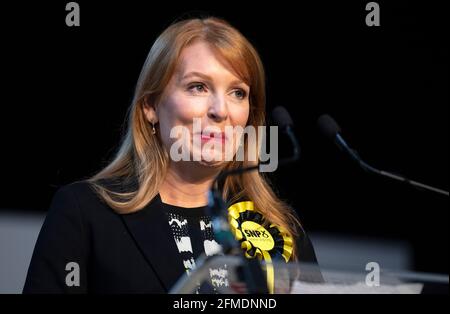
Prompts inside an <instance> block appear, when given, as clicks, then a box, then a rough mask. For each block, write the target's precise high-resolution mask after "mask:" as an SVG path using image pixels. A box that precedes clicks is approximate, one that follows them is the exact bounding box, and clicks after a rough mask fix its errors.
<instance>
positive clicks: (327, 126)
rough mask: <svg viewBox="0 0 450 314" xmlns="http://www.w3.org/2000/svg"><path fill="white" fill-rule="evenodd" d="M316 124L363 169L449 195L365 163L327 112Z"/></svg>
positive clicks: (446, 192) (443, 191)
mask: <svg viewBox="0 0 450 314" xmlns="http://www.w3.org/2000/svg"><path fill="white" fill-rule="evenodd" d="M317 125H318V127H319V129H320V131H321V132H322V134H323V135H325V137H327V138H328V139H330V140H331V141H333V142H334V143H335V144H336V145H337V146H338V147H339V149H340V150H341V151H343V152H345V153H346V154H348V155H349V156H350V158H351V159H352V160H354V161H355V162H356V163H357V164H358V165H359V166H360V167H361V168H362V169H364V170H365V171H367V172H370V173H375V174H377V175H381V176H384V177H387V178H390V179H394V180H397V181H400V182H403V183H406V184H408V185H411V186H414V187H416V188H420V189H424V190H427V191H431V192H435V193H438V194H441V195H446V196H449V193H448V191H445V190H442V189H438V188H436V187H433V186H430V185H427V184H424V183H421V182H417V181H413V180H410V179H408V178H407V177H404V176H402V175H398V174H394V173H391V172H388V171H384V170H380V169H377V168H375V167H372V166H371V165H369V164H368V163H366V162H365V161H364V160H362V159H361V157H360V156H359V155H358V153H357V152H356V151H355V150H354V149H352V148H351V147H350V146H349V145H348V144H347V142H346V141H345V140H344V138H343V137H342V135H341V128H340V127H339V125H338V124H337V122H336V121H335V120H334V119H333V118H332V117H331V116H329V115H328V114H324V115H321V116H320V117H319V118H318V119H317Z"/></svg>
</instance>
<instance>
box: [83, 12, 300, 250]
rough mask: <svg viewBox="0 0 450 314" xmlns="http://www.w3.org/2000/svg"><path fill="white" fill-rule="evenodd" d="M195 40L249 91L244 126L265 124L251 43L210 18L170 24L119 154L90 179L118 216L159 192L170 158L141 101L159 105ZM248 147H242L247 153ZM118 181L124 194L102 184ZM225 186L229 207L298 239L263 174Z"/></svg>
mask: <svg viewBox="0 0 450 314" xmlns="http://www.w3.org/2000/svg"><path fill="white" fill-rule="evenodd" d="M199 40H200V41H204V42H206V43H208V44H209V45H210V47H211V48H212V49H213V50H214V51H215V53H217V54H218V55H219V56H221V57H222V58H223V59H224V60H226V61H228V65H229V66H230V67H231V70H233V71H234V72H235V74H236V75H237V76H238V77H240V78H241V79H242V80H243V81H244V82H245V83H246V84H247V85H248V86H249V87H250V95H249V103H250V112H249V119H248V125H253V126H255V127H257V126H259V125H264V124H265V101H266V99H265V74H264V67H263V65H262V62H261V59H260V57H259V55H258V53H257V52H256V50H255V49H254V48H253V46H252V45H251V44H250V42H249V41H248V40H247V39H246V38H245V37H244V36H243V35H242V34H241V33H240V32H239V31H238V30H237V29H235V28H234V27H232V26H231V25H230V24H228V23H227V22H225V21H224V20H221V19H218V18H214V17H209V18H204V19H188V20H183V21H179V22H177V23H175V24H172V25H171V26H169V27H168V28H167V29H166V30H165V31H164V32H163V33H162V34H161V35H160V36H159V37H158V38H157V39H156V41H155V43H154V44H153V46H152V48H151V50H150V52H149V54H148V56H147V59H146V61H145V64H144V66H143V68H142V71H141V73H140V76H139V79H138V82H137V86H136V90H135V94H134V98H133V101H132V104H131V107H130V109H129V112H128V117H127V120H128V121H127V122H128V125H127V130H126V133H125V135H124V137H123V140H122V144H121V146H120V149H119V151H118V152H117V154H116V156H115V157H114V159H113V160H112V162H111V163H109V164H108V165H107V166H106V167H105V168H104V169H103V170H101V171H100V172H99V173H97V174H96V175H95V176H93V177H92V178H90V179H89V180H88V181H89V182H90V183H91V184H92V185H93V186H94V188H95V190H96V191H97V193H98V194H99V195H100V196H101V198H102V199H103V200H104V201H105V202H106V203H107V204H108V205H109V206H110V207H111V208H113V209H114V210H116V211H117V212H118V213H130V212H133V211H137V210H140V209H142V208H143V207H144V206H146V205H147V204H148V203H149V202H150V201H151V200H152V199H153V198H154V197H155V196H156V195H157V194H158V190H159V187H160V185H161V183H162V182H163V180H164V177H165V174H166V170H167V168H168V165H169V156H168V153H167V151H166V150H165V149H164V147H163V145H162V142H161V139H160V138H159V137H158V134H159V132H157V133H156V134H153V133H152V127H151V125H150V123H149V122H148V121H147V119H146V117H145V115H144V112H143V106H144V102H145V101H148V102H149V103H154V104H158V102H159V101H160V99H161V96H162V94H163V92H164V89H165V87H166V86H167V85H168V83H169V80H170V79H171V77H172V75H173V74H174V72H175V68H176V66H177V63H178V59H179V56H180V54H181V51H182V49H183V48H185V47H186V46H188V45H189V44H192V43H193V42H194V41H199ZM247 146H248V145H245V146H244V147H245V149H246V150H247V149H248V147H247ZM250 164H254V163H251V162H248V161H232V162H229V163H228V164H227V165H226V166H225V168H224V169H223V170H222V171H225V170H230V169H235V168H238V167H242V166H243V167H245V166H248V165H250ZM116 179H119V181H120V182H121V184H122V185H125V186H126V190H125V191H114V190H113V189H111V188H109V187H107V186H106V185H105V184H103V183H102V181H104V180H107V181H108V180H116ZM133 182H134V183H135V185H133ZM223 184H224V185H223V187H224V189H223V197H224V199H225V200H228V202H229V203H233V202H235V201H237V200H241V199H248V200H251V201H253V202H254V205H255V208H257V209H258V210H259V211H260V212H261V213H262V214H263V216H264V217H265V219H266V223H269V222H270V223H273V224H276V225H278V226H281V227H282V228H284V229H285V230H287V231H288V232H289V233H290V234H291V235H292V236H294V237H296V236H297V235H298V232H297V226H299V222H298V219H297V218H296V215H295V212H294V211H293V210H292V209H291V208H290V207H289V206H288V205H287V204H285V203H284V202H282V201H281V200H280V199H278V198H277V196H276V195H275V193H274V192H273V190H272V189H271V187H270V185H269V184H268V181H267V180H266V178H264V177H263V176H262V174H261V173H258V172H257V171H252V172H247V173H244V174H242V175H240V176H230V177H228V178H227V179H226V180H225V182H224V183H223ZM294 256H295V254H294Z"/></svg>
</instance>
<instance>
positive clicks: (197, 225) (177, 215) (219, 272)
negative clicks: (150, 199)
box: [163, 203, 228, 293]
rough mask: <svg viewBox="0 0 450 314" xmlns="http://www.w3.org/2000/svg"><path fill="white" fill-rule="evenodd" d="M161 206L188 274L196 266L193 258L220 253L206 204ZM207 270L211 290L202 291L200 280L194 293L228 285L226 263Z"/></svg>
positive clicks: (214, 290) (214, 289)
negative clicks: (186, 206) (189, 206)
mask: <svg viewBox="0 0 450 314" xmlns="http://www.w3.org/2000/svg"><path fill="white" fill-rule="evenodd" d="M163 209H164V211H165V212H166V214H167V220H168V223H169V225H170V228H171V230H172V234H173V237H174V241H175V243H176V245H177V248H178V253H179V254H180V255H181V258H182V260H183V265H184V269H185V270H186V272H187V274H188V275H189V274H190V272H191V271H193V270H194V269H195V268H196V265H195V260H196V259H197V258H198V257H199V256H200V255H201V254H202V253H204V254H205V255H206V256H212V255H217V254H221V250H222V249H221V246H220V244H218V243H217V242H216V241H215V239H214V234H213V230H212V226H211V218H210V217H209V216H208V215H207V214H206V207H195V208H184V207H178V206H173V205H169V204H164V203H163ZM209 273H210V279H211V281H210V284H211V286H212V289H213V291H206V290H203V289H204V288H203V287H202V286H201V285H200V283H199V284H198V288H197V293H202V292H217V291H216V288H218V287H223V286H228V278H227V275H228V271H227V265H223V267H219V268H215V269H209ZM210 288H211V287H210Z"/></svg>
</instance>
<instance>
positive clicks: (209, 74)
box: [144, 41, 250, 166]
mask: <svg viewBox="0 0 450 314" xmlns="http://www.w3.org/2000/svg"><path fill="white" fill-rule="evenodd" d="M249 93H250V88H249V86H248V85H247V84H245V83H244V82H242V80H241V79H240V78H239V77H237V76H235V75H234V74H233V73H232V72H231V71H230V70H229V67H228V66H227V65H226V64H225V63H224V62H222V60H219V59H218V58H217V57H216V55H215V54H214V52H213V50H212V49H211V48H210V47H209V45H208V44H207V43H205V42H201V41H199V42H195V43H193V44H192V45H190V46H188V47H186V48H184V49H183V51H182V53H181V56H180V62H179V64H178V66H177V69H176V71H175V73H174V75H173V76H172V78H171V80H170V82H169V84H168V86H167V87H166V89H165V91H164V93H163V96H162V98H161V101H160V103H159V104H158V105H157V106H156V111H155V110H153V109H152V107H151V106H145V107H144V108H145V109H144V111H145V113H146V116H147V118H148V119H149V121H150V122H158V123H159V132H160V137H161V140H162V142H163V145H164V146H165V148H166V149H167V151H168V152H169V153H171V147H174V146H173V145H174V144H175V145H176V142H177V143H178V144H179V143H181V141H182V140H186V139H187V141H186V142H185V145H186V146H185V147H184V149H186V150H187V153H188V154H189V158H190V160H195V161H197V162H199V163H201V164H203V165H205V166H218V165H222V164H223V163H224V159H225V158H226V155H225V152H226V150H225V149H227V150H228V153H229V152H230V151H232V155H233V156H234V154H235V153H236V149H237V147H238V145H236V143H239V142H238V141H239V140H240V135H239V133H236V131H233V132H231V133H230V132H229V129H230V127H236V126H240V127H242V128H244V127H245V126H246V124H247V120H248V117H249V109H250V105H249ZM175 127H178V128H175ZM180 127H181V128H180ZM174 128H175V129H174ZM181 129H184V130H185V132H186V133H184V134H183V133H182V132H180V131H179V130H181ZM226 129H228V130H227V132H225V130H226ZM172 130H174V131H172ZM175 130H178V131H175ZM233 130H234V129H233ZM171 131H172V135H171ZM230 134H231V136H230ZM186 136H188V137H189V138H187V137H186ZM181 137H183V139H181ZM180 139H181V140H180ZM175 147H178V148H179V147H180V145H178V146H175ZM172 149H174V148H172ZM177 151H178V152H179V150H177ZM227 156H229V155H227ZM171 157H172V155H171ZM172 159H173V158H172ZM211 159H212V160H211ZM219 159H220V160H219Z"/></svg>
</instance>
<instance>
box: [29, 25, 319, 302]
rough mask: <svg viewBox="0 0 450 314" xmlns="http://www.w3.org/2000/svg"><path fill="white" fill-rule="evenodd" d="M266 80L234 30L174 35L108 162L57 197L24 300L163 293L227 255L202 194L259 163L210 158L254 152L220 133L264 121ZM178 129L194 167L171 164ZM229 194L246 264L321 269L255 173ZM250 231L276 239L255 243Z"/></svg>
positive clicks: (238, 137)
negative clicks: (203, 263)
mask: <svg viewBox="0 0 450 314" xmlns="http://www.w3.org/2000/svg"><path fill="white" fill-rule="evenodd" d="M264 80H265V77H264V69H263V65H262V63H261V60H260V58H259V56H258V54H257V52H256V51H255V49H254V48H253V47H252V45H251V44H250V43H249V42H248V41H247V40H246V39H245V38H244V37H243V36H242V35H241V34H240V33H239V32H238V31H237V30H236V29H235V28H233V27H232V26H230V25H229V24H228V23H227V22H225V21H223V20H220V19H217V18H206V19H189V20H184V21H180V22H177V23H175V24H173V25H171V26H170V27H168V28H167V29H166V30H165V31H164V32H163V33H162V34H161V35H160V36H159V37H158V39H157V40H156V41H155V43H154V45H153V47H152V48H151V50H150V53H149V55H148V57H147V60H146V62H145V64H144V66H143V69H142V71H141V74H140V77H139V80H138V83H137V87H136V91H135V95H134V99H133V102H132V105H131V108H130V111H129V116H128V129H127V132H126V135H125V136H124V139H123V142H122V144H121V147H120V149H119V151H118V153H117V155H116V156H115V158H114V159H113V161H112V162H111V163H110V164H109V165H108V166H107V167H106V168H104V169H103V170H102V171H100V172H99V173H98V174H96V175H95V176H94V177H93V178H91V179H89V180H86V181H83V182H76V183H73V184H70V185H68V186H65V187H63V188H61V189H60V190H59V191H58V192H57V194H56V195H55V197H54V199H53V202H52V204H51V208H50V210H49V213H48V215H47V218H46V220H45V223H44V225H43V227H42V230H41V232H40V235H39V238H38V241H37V244H36V247H35V251H34V254H33V258H32V261H31V264H30V267H29V271H28V276H27V280H26V283H25V287H24V292H25V293H39V292H49V293H60V292H61V293H86V292H94V293H122V292H125V293H165V292H168V291H169V290H170V288H171V287H172V286H173V285H174V283H175V282H176V281H177V279H178V278H180V276H181V275H183V274H184V273H188V274H189V272H190V271H192V270H193V269H194V268H195V260H196V258H197V257H198V256H200V254H205V255H207V256H211V255H215V254H220V250H221V247H220V245H219V244H218V243H217V242H216V241H215V239H214V234H213V230H212V229H211V224H210V222H211V221H210V217H209V216H208V215H207V212H206V205H207V203H208V200H207V191H208V190H209V188H210V186H211V184H212V182H213V180H214V178H215V177H217V176H218V174H219V173H221V172H222V171H225V170H230V169H235V168H238V167H243V166H248V165H251V164H254V163H255V162H256V161H254V160H253V161H250V160H243V161H239V160H237V158H232V160H231V161H226V160H224V158H212V157H217V156H218V157H224V147H225V148H226V147H228V146H230V145H231V146H232V147H231V150H232V154H234V155H235V154H236V152H237V150H238V149H239V147H240V146H236V145H233V143H238V142H239V143H243V149H244V152H245V156H248V151H247V150H248V146H249V144H250V143H248V139H247V138H246V139H244V140H243V137H242V134H240V133H239V132H236V131H233V132H232V133H231V135H230V134H229V133H226V132H225V131H224V130H225V128H230V127H233V129H238V127H241V128H242V127H246V126H254V127H257V126H260V125H263V124H264V106H265V85H264ZM196 123H197V126H199V128H197V129H199V130H200V131H198V130H196ZM176 127H181V128H182V129H183V130H185V131H186V132H184V133H183V132H181V134H184V138H183V139H182V140H184V142H183V143H184V146H182V148H183V149H186V151H187V155H188V157H191V158H188V160H186V159H181V160H175V159H176V158H175V157H174V155H175V154H176V153H177V152H178V150H177V149H175V150H174V149H173V148H174V147H175V144H177V142H178V141H179V140H180V138H181V137H182V136H181V135H180V134H178V135H175V136H174V132H173V130H174V129H175V128H176ZM195 136H197V137H200V140H199V141H197V142H196V141H194V140H193V138H195ZM186 139H187V140H186ZM211 144H217V145H211ZM222 144H223V145H224V147H221V146H222ZM194 156H200V158H197V159H196V158H193V157H194ZM234 157H236V156H234ZM223 198H224V200H226V201H227V204H228V205H229V208H228V210H229V213H230V221H231V222H232V224H231V225H232V228H233V234H234V235H235V236H236V239H237V240H238V241H240V242H241V245H242V247H243V248H244V250H245V252H244V253H245V255H246V256H247V257H248V258H256V257H257V258H260V259H264V260H266V261H271V260H272V259H280V260H284V261H285V262H290V261H296V260H300V261H305V262H313V263H316V258H315V255H314V251H313V248H312V246H311V243H310V242H309V240H308V238H307V237H306V235H305V233H304V231H303V229H302V228H301V227H300V225H299V223H298V220H297V218H296V216H295V214H294V212H293V211H292V210H291V209H290V208H289V207H288V206H287V205H286V204H284V203H283V202H281V201H280V200H279V199H278V198H277V197H276V196H275V194H274V193H273V191H272V190H271V188H270V187H269V185H268V183H267V182H266V181H265V180H264V178H263V177H262V176H261V174H260V173H258V172H256V171H253V172H248V173H245V174H243V175H241V176H230V177H228V178H227V179H226V180H225V181H224V182H223ZM249 221H251V222H250V223H249ZM244 227H245V228H244ZM246 228H247V229H248V230H247V229H246ZM258 230H259V231H258ZM254 231H258V232H262V233H261V234H264V235H265V236H266V235H267V236H268V237H269V238H268V239H269V240H268V241H269V242H267V241H266V242H264V243H263V244H261V243H259V242H258V240H257V239H256V238H255V237H253V238H252V236H255V233H252V232H254ZM257 234H258V233H257ZM211 274H212V275H211V282H210V284H211V285H212V287H213V288H214V289H215V288H220V287H221V286H226V285H228V280H227V269H226V265H224V267H223V268H219V269H216V270H215V271H211ZM270 276H272V287H271V288H270V290H271V292H273V272H272V275H270V274H268V275H267V278H268V279H269V277H270ZM268 284H269V281H268ZM199 291H200V290H199Z"/></svg>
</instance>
